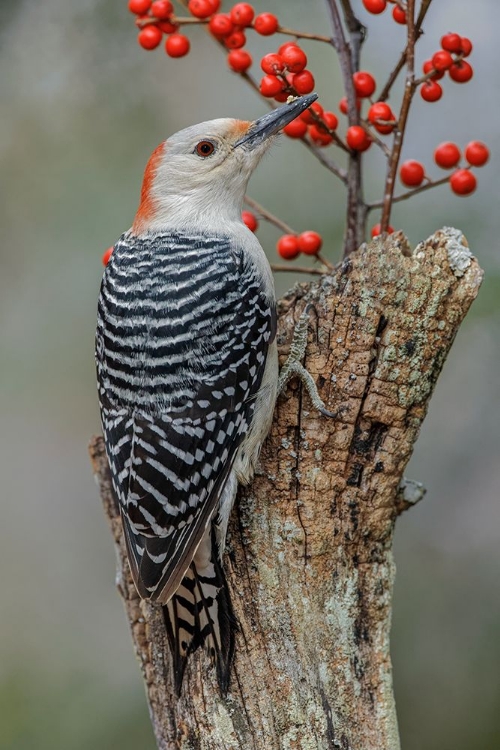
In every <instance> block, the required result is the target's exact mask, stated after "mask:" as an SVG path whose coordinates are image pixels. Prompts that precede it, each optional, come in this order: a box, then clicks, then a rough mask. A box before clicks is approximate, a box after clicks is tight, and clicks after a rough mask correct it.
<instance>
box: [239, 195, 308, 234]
mask: <svg viewBox="0 0 500 750" xmlns="http://www.w3.org/2000/svg"><path fill="white" fill-rule="evenodd" d="M245 203H246V204H247V206H250V208H252V209H253V210H254V211H255V212H256V213H258V214H259V216H261V217H262V218H263V219H266V221H268V222H269V223H270V224H274V226H275V227H278V229H281V231H282V232H284V233H285V234H297V232H296V231H295V230H294V229H292V227H291V226H289V225H288V224H286V223H285V222H284V221H283V220H282V219H280V218H278V216H275V215H274V214H272V213H271V212H270V211H268V210H267V208H264V206H262V205H261V204H260V203H257V201H256V200H254V199H253V198H250V196H249V195H245Z"/></svg>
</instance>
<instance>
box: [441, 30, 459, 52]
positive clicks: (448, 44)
mask: <svg viewBox="0 0 500 750" xmlns="http://www.w3.org/2000/svg"><path fill="white" fill-rule="evenodd" d="M441 47H442V48H443V49H445V50H446V51H447V52H454V53H455V54H459V53H460V52H461V51H462V37H461V36H460V34H445V35H444V36H442V37H441Z"/></svg>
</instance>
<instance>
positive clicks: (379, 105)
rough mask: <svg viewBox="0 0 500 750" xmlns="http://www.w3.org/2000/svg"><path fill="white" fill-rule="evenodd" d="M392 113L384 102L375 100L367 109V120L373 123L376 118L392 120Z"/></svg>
mask: <svg viewBox="0 0 500 750" xmlns="http://www.w3.org/2000/svg"><path fill="white" fill-rule="evenodd" d="M393 118H394V115H393V114H392V110H391V108H390V107H389V105H388V104H386V102H375V103H374V104H372V105H371V107H370V109H369V110H368V122H371V123H372V124H374V123H375V122H377V120H392V119H393Z"/></svg>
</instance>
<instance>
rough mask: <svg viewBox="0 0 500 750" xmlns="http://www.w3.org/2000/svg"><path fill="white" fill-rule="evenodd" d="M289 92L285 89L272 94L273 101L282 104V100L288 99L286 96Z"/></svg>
mask: <svg viewBox="0 0 500 750" xmlns="http://www.w3.org/2000/svg"><path fill="white" fill-rule="evenodd" d="M289 96H290V94H288V93H287V92H286V91H280V92H279V94H276V95H275V96H274V101H275V102H280V104H284V102H287V101H288V97H289Z"/></svg>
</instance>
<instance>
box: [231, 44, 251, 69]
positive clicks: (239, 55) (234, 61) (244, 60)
mask: <svg viewBox="0 0 500 750" xmlns="http://www.w3.org/2000/svg"><path fill="white" fill-rule="evenodd" d="M227 64H228V65H229V67H230V68H231V70H234V72H235V73H244V72H245V70H248V68H249V67H250V66H251V64H252V56H251V55H250V54H249V53H248V52H247V51H246V50H244V49H233V50H231V52H230V53H229V55H228V56H227Z"/></svg>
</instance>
